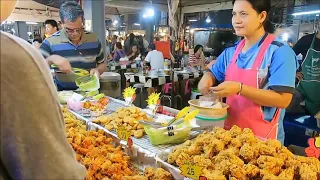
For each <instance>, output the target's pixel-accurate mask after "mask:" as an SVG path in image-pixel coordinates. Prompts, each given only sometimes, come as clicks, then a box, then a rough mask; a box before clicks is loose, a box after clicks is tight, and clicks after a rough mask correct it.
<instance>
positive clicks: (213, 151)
mask: <svg viewBox="0 0 320 180" xmlns="http://www.w3.org/2000/svg"><path fill="white" fill-rule="evenodd" d="M97 93H98V92H96V93H95V94H94V93H84V94H82V95H81V94H78V93H74V92H69V94H68V95H66V94H65V93H64V94H63V96H61V95H60V98H61V100H64V102H65V101H67V106H64V107H63V112H64V117H65V122H66V134H67V138H68V140H69V142H70V144H71V145H72V147H73V148H74V150H75V151H76V152H77V160H78V161H79V162H81V163H82V164H84V165H85V166H86V167H87V169H88V174H87V179H115V180H117V179H125V180H126V179H141V180H143V179H149V180H160V179H161V180H166V179H176V180H182V179H207V180H216V179H232V180H233V179H279V180H280V179H305V180H307V179H317V178H318V179H319V176H320V161H319V160H318V159H317V158H315V157H302V156H296V155H294V154H293V153H291V152H290V151H289V150H288V149H287V148H286V147H284V146H282V145H281V144H280V142H279V141H277V140H266V139H260V138H259V137H257V136H255V135H254V134H253V132H252V130H251V129H248V128H245V129H241V128H239V127H238V126H233V127H232V128H231V129H230V130H225V129H223V122H224V119H225V118H226V116H227V115H226V113H227V109H228V107H229V106H228V105H227V104H224V103H222V102H221V101H220V100H219V99H217V98H214V97H212V96H210V97H203V98H201V99H197V100H191V101H189V104H190V106H188V107H186V108H184V109H183V110H181V111H178V110H175V109H172V108H168V107H163V106H161V105H160V104H159V96H160V94H154V93H153V94H151V95H150V96H149V98H148V100H147V102H148V108H147V109H140V108H137V107H135V106H133V105H132V102H133V101H134V99H135V89H134V88H131V87H129V88H127V89H125V91H124V92H123V96H124V99H125V101H121V100H118V99H114V98H111V97H107V96H105V95H104V94H97ZM60 94H61V92H60ZM66 99H68V100H66ZM68 108H69V109H68ZM205 117H206V118H205ZM213 119H215V120H213Z"/></svg>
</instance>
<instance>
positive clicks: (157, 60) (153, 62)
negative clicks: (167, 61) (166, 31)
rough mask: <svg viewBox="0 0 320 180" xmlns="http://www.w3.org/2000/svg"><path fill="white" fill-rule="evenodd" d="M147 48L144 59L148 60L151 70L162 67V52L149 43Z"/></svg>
mask: <svg viewBox="0 0 320 180" xmlns="http://www.w3.org/2000/svg"><path fill="white" fill-rule="evenodd" d="M148 50H149V52H148V55H147V57H146V59H145V60H146V61H147V62H150V66H151V70H153V69H164V58H163V54H162V52H160V51H157V50H156V46H155V45H154V44H150V45H149V47H148Z"/></svg>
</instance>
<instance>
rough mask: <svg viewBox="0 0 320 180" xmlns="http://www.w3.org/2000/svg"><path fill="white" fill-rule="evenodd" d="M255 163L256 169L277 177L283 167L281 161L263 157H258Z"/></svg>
mask: <svg viewBox="0 0 320 180" xmlns="http://www.w3.org/2000/svg"><path fill="white" fill-rule="evenodd" d="M257 163H258V167H260V168H261V169H263V170H266V171H268V172H269V173H271V174H273V175H278V174H279V173H280V171H281V167H282V166H283V165H284V162H283V160H281V159H278V158H275V157H272V156H265V155H262V156H260V157H259V158H258V160H257Z"/></svg>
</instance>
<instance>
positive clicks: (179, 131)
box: [144, 123, 192, 145]
mask: <svg viewBox="0 0 320 180" xmlns="http://www.w3.org/2000/svg"><path fill="white" fill-rule="evenodd" d="M171 127H173V128H172V129H170V128H167V127H163V128H158V129H156V128H153V127H151V126H148V125H145V126H144V130H145V131H146V133H147V135H148V136H149V140H150V142H151V144H153V145H163V144H181V143H183V142H185V141H186V140H187V139H188V137H189V133H190V131H191V129H192V127H191V126H188V125H187V124H185V123H183V124H180V125H177V126H171Z"/></svg>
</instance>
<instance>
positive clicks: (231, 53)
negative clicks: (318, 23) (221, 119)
mask: <svg viewBox="0 0 320 180" xmlns="http://www.w3.org/2000/svg"><path fill="white" fill-rule="evenodd" d="M270 8H271V2H270V0H233V12H232V14H233V16H232V25H233V27H234V29H235V32H236V34H237V35H238V36H242V37H244V39H243V40H241V41H239V42H237V43H235V44H234V46H232V47H229V48H227V49H226V50H225V51H224V52H223V53H222V54H221V55H220V56H219V57H218V59H217V62H216V64H215V65H213V66H211V67H210V72H207V73H206V74H204V76H203V77H202V79H201V81H200V82H199V85H198V88H199V90H200V92H201V93H202V94H204V95H205V94H208V93H209V92H210V93H211V92H212V93H214V94H216V95H218V96H220V97H227V104H229V106H230V108H229V109H228V114H229V117H228V119H227V120H226V121H225V128H226V129H230V128H231V127H232V126H233V125H238V126H239V127H241V128H250V129H252V130H253V132H254V133H255V135H256V136H258V137H261V138H269V139H276V138H278V139H279V140H280V141H282V142H283V140H284V131H283V122H282V121H283V117H284V113H285V110H284V108H286V107H287V106H288V105H289V103H290V101H291V99H292V93H293V91H294V87H295V71H296V69H297V60H296V56H295V54H294V52H293V50H292V49H291V48H290V47H289V46H288V45H286V44H285V43H283V42H281V41H280V40H279V39H277V38H275V37H274V36H273V35H272V34H270V33H272V32H273V30H274V29H273V26H272V24H271V22H269V21H268V20H267V17H268V12H269V10H270ZM218 83H220V84H219V85H217V84H218ZM216 85H217V86H216Z"/></svg>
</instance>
